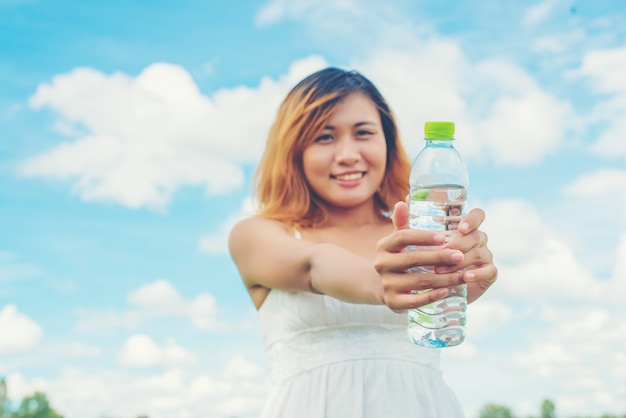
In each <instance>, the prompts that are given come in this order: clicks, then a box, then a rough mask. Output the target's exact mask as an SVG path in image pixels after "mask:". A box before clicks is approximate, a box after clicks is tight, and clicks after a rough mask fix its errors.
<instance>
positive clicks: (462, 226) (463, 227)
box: [459, 222, 469, 232]
mask: <svg viewBox="0 0 626 418" xmlns="http://www.w3.org/2000/svg"><path fill="white" fill-rule="evenodd" d="M459 230H460V231H463V232H467V231H468V230H469V224H468V223H467V222H461V223H460V224H459Z"/></svg>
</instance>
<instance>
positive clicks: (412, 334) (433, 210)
mask: <svg viewBox="0 0 626 418" xmlns="http://www.w3.org/2000/svg"><path fill="white" fill-rule="evenodd" d="M424 140H425V141H426V145H425V147H424V148H423V149H422V150H421V151H420V153H419V154H418V155H417V157H416V158H415V160H414V162H413V166H412V168H411V176H410V179H409V183H410V203H409V226H410V227H411V228H412V229H422V230H428V231H441V232H442V233H444V234H445V235H446V242H447V241H449V240H451V239H452V238H454V236H455V235H456V234H458V231H457V228H458V225H459V222H460V220H461V218H462V217H463V216H464V215H465V213H466V208H465V202H466V200H467V189H468V187H469V177H468V174H467V167H466V166H465V163H464V162H463V160H462V159H461V156H460V155H459V153H458V152H457V150H456V148H454V123H453V122H426V125H425V127H424ZM437 248H439V247H417V248H415V249H437ZM412 271H413V272H422V273H423V272H432V271H433V268H432V267H419V268H414V269H412ZM466 307H467V285H466V284H461V285H458V286H453V287H450V289H449V292H448V296H447V297H446V298H444V299H441V300H438V301H436V302H434V303H432V304H430V305H426V306H422V307H420V308H416V309H410V310H409V312H408V314H407V320H408V334H409V338H410V339H411V341H413V342H414V343H415V344H418V345H421V346H425V347H435V348H439V347H451V346H455V345H458V344H461V343H462V342H463V340H464V339H465V319H466V318H465V311H466Z"/></svg>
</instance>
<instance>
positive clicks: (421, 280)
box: [382, 272, 466, 295]
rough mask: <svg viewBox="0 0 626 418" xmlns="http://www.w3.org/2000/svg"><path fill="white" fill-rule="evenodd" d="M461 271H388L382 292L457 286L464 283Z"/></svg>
mask: <svg viewBox="0 0 626 418" xmlns="http://www.w3.org/2000/svg"><path fill="white" fill-rule="evenodd" d="M463 276H464V274H463V272H454V273H448V274H436V273H426V272H415V273H389V274H387V275H386V276H385V280H384V282H383V285H382V286H383V292H384V293H385V294H386V295H390V294H391V295H393V294H399V293H411V292H413V291H424V290H430V289H439V288H443V287H451V286H458V285H460V284H464V283H466V282H465V280H464V279H463Z"/></svg>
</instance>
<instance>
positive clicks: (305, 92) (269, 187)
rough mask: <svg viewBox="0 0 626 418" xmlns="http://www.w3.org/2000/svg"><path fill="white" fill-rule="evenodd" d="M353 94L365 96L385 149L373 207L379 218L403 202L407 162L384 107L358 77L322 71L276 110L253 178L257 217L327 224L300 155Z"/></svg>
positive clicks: (368, 83) (371, 86) (380, 98)
mask: <svg viewBox="0 0 626 418" xmlns="http://www.w3.org/2000/svg"><path fill="white" fill-rule="evenodd" d="M353 92H362V93H364V94H366V95H367V96H368V97H369V98H370V99H371V100H372V102H373V103H374V104H375V105H376V107H377V109H378V112H379V114H380V119H381V123H382V127H383V133H384V135H385V142H386V144H387V164H386V171H385V176H384V178H383V181H382V183H381V185H380V187H379V189H378V192H377V193H376V196H375V202H376V206H377V208H378V209H380V212H381V214H383V213H385V212H389V211H391V209H392V207H393V205H394V204H395V202H397V201H398V200H404V199H405V197H406V194H407V193H408V176H409V171H410V161H409V159H408V157H407V155H406V152H405V151H404V148H403V147H402V144H401V142H400V138H399V135H398V129H397V125H396V121H395V118H394V116H393V113H392V112H391V110H390V108H389V105H388V104H387V102H386V101H385V99H384V98H383V96H382V95H381V94H380V92H379V91H378V89H377V88H376V87H375V86H374V84H372V82H371V81H369V80H368V79H367V78H365V77H364V76H362V75H361V74H359V73H358V72H356V71H346V70H341V69H337V68H326V69H324V70H321V71H318V72H316V73H313V74H311V75H309V76H308V77H306V78H305V79H303V80H302V81H300V83H298V84H297V85H296V86H295V87H294V88H293V89H292V90H291V91H290V92H289V93H288V94H287V96H286V97H285V99H284V100H283V102H282V104H281V105H280V107H279V109H278V113H277V116H276V119H275V121H274V124H273V125H272V127H271V129H270V131H269V135H268V138H267V143H266V146H265V151H264V153H263V156H262V158H261V161H260V163H259V166H258V168H257V171H256V173H255V179H256V186H257V187H256V198H257V201H258V204H259V211H258V215H259V216H261V217H263V218H267V219H274V220H279V221H281V222H284V223H286V224H287V225H291V226H293V225H299V226H302V227H311V226H314V225H315V224H318V223H320V222H323V221H324V220H325V219H326V211H325V209H324V205H323V204H322V202H321V201H320V199H319V198H318V197H317V196H316V195H315V194H314V193H311V189H310V187H309V185H308V183H307V181H306V178H305V175H304V170H303V166H302V154H303V153H304V150H305V149H306V147H307V146H309V145H310V144H311V143H312V142H313V141H314V140H315V138H316V137H317V136H318V135H319V133H320V132H321V131H322V130H323V127H324V125H325V123H326V121H327V119H328V118H329V117H330V115H331V113H332V112H333V110H334V108H335V106H336V105H337V104H338V103H339V102H340V101H341V100H342V99H343V98H345V97H346V96H347V95H348V94H350V93H353Z"/></svg>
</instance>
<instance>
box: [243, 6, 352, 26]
mask: <svg viewBox="0 0 626 418" xmlns="http://www.w3.org/2000/svg"><path fill="white" fill-rule="evenodd" d="M360 10H362V7H359V5H358V4H357V3H356V2H355V1H354V0H320V1H316V2H311V1H308V0H270V1H269V2H268V3H267V4H265V5H264V6H263V7H262V8H261V9H260V10H259V11H258V13H257V15H256V16H255V22H256V24H257V25H259V26H268V25H272V24H275V23H277V22H279V21H281V20H283V19H293V20H301V19H315V20H316V21H317V20H323V19H324V18H327V17H329V16H333V15H336V14H338V13H342V12H343V13H348V14H349V15H353V16H354V15H358V14H360V13H361V12H360ZM342 16H343V14H342Z"/></svg>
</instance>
